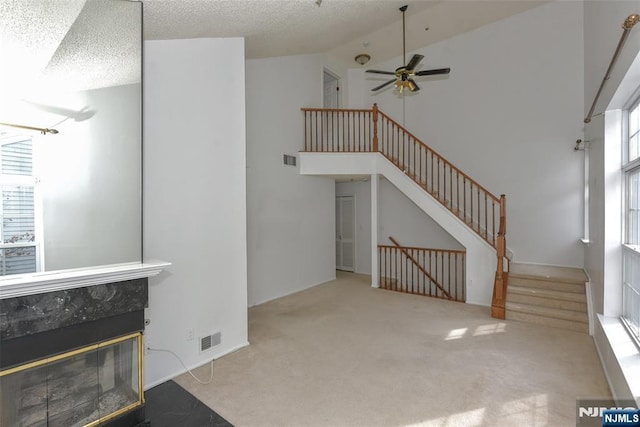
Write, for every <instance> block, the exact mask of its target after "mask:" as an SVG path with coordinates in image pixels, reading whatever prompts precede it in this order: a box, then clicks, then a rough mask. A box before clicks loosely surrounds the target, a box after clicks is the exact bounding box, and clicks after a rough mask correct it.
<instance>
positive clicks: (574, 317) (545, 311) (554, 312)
mask: <svg viewBox="0 0 640 427" xmlns="http://www.w3.org/2000/svg"><path fill="white" fill-rule="evenodd" d="M506 309H507V310H510V311H517V312H519V313H527V314H533V315H536V316H541V317H549V318H553V319H562V320H570V321H572V322H580V323H585V324H586V323H589V320H588V318H587V313H584V312H582V313H581V312H579V311H573V310H564V309H561V308H553V307H545V306H540V305H530V304H520V303H515V302H509V301H507V304H506Z"/></svg>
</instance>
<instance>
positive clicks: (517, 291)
mask: <svg viewBox="0 0 640 427" xmlns="http://www.w3.org/2000/svg"><path fill="white" fill-rule="evenodd" d="M585 282H586V276H585V274H584V272H583V271H582V270H580V269H577V268H567V267H555V266H542V265H531V264H515V263H514V264H512V265H511V269H510V272H509V285H508V288H507V301H506V305H505V309H506V318H507V319H511V320H519V321H524V322H530V323H538V324H542V325H547V326H552V327H557V328H563V329H571V330H574V331H579V332H588V331H589V319H588V314H587V298H586V293H585Z"/></svg>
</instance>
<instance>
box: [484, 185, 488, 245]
mask: <svg viewBox="0 0 640 427" xmlns="http://www.w3.org/2000/svg"><path fill="white" fill-rule="evenodd" d="M487 208H488V200H487V192H486V191H485V192H484V240H486V241H489V235H488V232H489V228H488V224H489V218H488V216H489V215H488V211H487Z"/></svg>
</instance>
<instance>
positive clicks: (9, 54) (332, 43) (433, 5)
mask: <svg viewBox="0 0 640 427" xmlns="http://www.w3.org/2000/svg"><path fill="white" fill-rule="evenodd" d="M316 1H317V0H144V2H143V5H144V36H145V38H146V39H175V38H197V37H245V39H246V56H247V58H261V57H272V56H283V55H292V54H303V53H321V52H329V53H332V54H334V55H335V56H336V57H338V58H339V59H342V60H344V61H345V62H346V63H348V64H351V65H353V66H356V63H355V62H353V58H354V57H355V55H357V54H358V53H368V54H369V55H371V57H372V61H371V62H370V63H369V64H367V67H370V66H372V65H374V64H376V63H379V62H383V61H386V60H388V59H391V58H394V57H397V56H399V55H400V54H401V53H402V25H401V22H402V14H401V13H400V11H399V10H398V8H399V7H400V6H402V5H403V4H408V5H409V9H408V11H407V14H406V17H407V51H408V52H411V51H412V50H414V49H416V48H418V47H422V46H426V45H428V44H430V43H434V42H436V41H439V40H442V39H445V38H448V37H452V36H454V35H456V34H460V33H462V32H465V31H469V30H471V29H474V28H477V27H480V26H483V25H486V24H488V23H490V22H494V21H496V20H498V19H502V18H505V17H507V16H510V15H513V14H515V13H519V12H522V11H524V10H526V9H529V8H531V7H535V6H537V5H539V4H541V3H545V1H529V0H322V2H321V4H320V5H319V6H318V5H317V4H316ZM132 6H139V5H137V4H135V5H134V4H132V2H130V1H125V0H121V1H116V0H109V1H106V0H0V96H1V97H3V99H7V96H8V94H10V93H18V94H20V96H21V97H24V94H25V93H26V92H25V88H26V87H31V88H36V89H37V86H38V85H40V86H42V85H48V86H49V87H52V86H57V87H58V88H63V87H64V86H65V85H69V86H71V87H69V89H71V88H75V89H76V90H80V89H89V88H95V87H105V86H112V85H117V84H126V83H132V82H135V81H139V72H140V65H141V64H140V61H139V59H138V58H139V57H138V52H137V47H139V45H140V36H139V33H137V28H138V25H137V24H138V17H137V16H136V14H132V13H130V12H131V9H135V7H132ZM425 27H429V31H425ZM364 42H366V44H367V46H366V47H365V46H364V45H363V44H364ZM23 86H24V87H23Z"/></svg>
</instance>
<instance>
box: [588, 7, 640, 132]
mask: <svg viewBox="0 0 640 427" xmlns="http://www.w3.org/2000/svg"><path fill="white" fill-rule="evenodd" d="M638 21H640V15H638V14H637V13H634V14H632V15H629V16H628V17H627V19H625V20H624V22H623V23H622V30H623V31H622V36H621V37H620V41H619V42H618V46H617V47H616V50H615V52H614V53H613V58H611V62H610V63H609V68H607V72H606V73H605V74H604V77H603V78H602V82H601V83H600V87H599V88H598V92H597V93H596V96H595V98H594V99H593V104H591V108H590V109H589V113H587V116H586V117H585V118H584V122H585V123H590V122H591V118H592V117H593V115H594V114H593V111H594V110H595V108H596V104H597V103H598V99H599V98H600V94H601V93H602V89H603V88H604V85H605V83H606V82H607V80H609V77H611V71H613V67H614V66H615V65H616V62H617V61H618V56H620V52H621V51H622V48H623V47H624V44H625V42H626V41H627V38H628V37H629V33H630V32H631V29H632V28H633V26H634V25H636V24H637V23H638Z"/></svg>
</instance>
